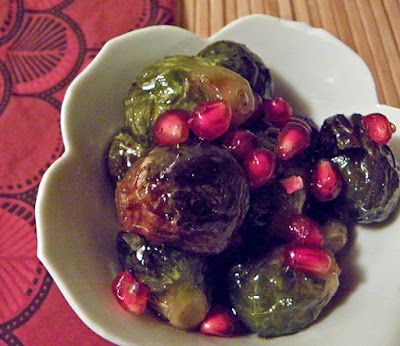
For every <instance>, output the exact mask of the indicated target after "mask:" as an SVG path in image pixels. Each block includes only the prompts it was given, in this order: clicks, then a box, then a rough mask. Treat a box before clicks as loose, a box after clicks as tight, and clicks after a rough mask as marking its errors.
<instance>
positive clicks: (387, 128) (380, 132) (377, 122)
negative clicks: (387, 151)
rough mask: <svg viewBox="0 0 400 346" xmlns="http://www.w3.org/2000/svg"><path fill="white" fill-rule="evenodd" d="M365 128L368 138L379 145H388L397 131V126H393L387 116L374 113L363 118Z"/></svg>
mask: <svg viewBox="0 0 400 346" xmlns="http://www.w3.org/2000/svg"><path fill="white" fill-rule="evenodd" d="M363 123H364V126H365V128H366V130H367V134H368V137H369V138H370V139H371V140H373V141H374V142H375V143H377V144H379V145H385V144H387V143H388V142H389V141H390V139H391V138H392V134H393V133H394V132H395V131H396V126H395V125H394V124H392V123H391V122H390V121H389V120H388V118H386V116H385V115H383V114H380V113H373V114H369V115H367V116H365V117H364V118H363Z"/></svg>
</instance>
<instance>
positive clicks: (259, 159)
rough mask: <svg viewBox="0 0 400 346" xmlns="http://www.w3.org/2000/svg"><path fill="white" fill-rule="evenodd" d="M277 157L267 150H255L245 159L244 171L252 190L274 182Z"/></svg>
mask: <svg viewBox="0 0 400 346" xmlns="http://www.w3.org/2000/svg"><path fill="white" fill-rule="evenodd" d="M275 167H276V157H275V154H274V153H273V152H272V151H270V150H268V149H265V148H255V149H253V150H251V151H250V152H249V153H248V154H247V155H246V156H245V158H244V161H243V169H244V171H245V173H246V176H247V178H248V180H249V183H250V188H251V189H257V188H259V187H260V186H262V185H264V184H266V183H268V182H269V181H271V180H272V178H273V177H274V173H275Z"/></svg>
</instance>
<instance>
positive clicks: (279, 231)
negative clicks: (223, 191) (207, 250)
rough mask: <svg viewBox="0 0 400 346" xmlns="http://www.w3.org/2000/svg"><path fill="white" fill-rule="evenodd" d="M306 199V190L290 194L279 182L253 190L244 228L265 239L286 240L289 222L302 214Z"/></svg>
mask: <svg viewBox="0 0 400 346" xmlns="http://www.w3.org/2000/svg"><path fill="white" fill-rule="evenodd" d="M306 197H307V194H306V191H305V189H300V190H297V191H295V192H293V193H291V194H288V193H287V192H286V190H285V188H284V187H283V186H282V185H281V184H280V183H279V181H275V182H273V183H271V184H267V185H264V186H262V187H261V188H259V189H256V190H253V191H251V194H250V207H249V211H248V213H247V215H246V219H245V221H244V223H243V228H244V229H246V228H247V229H249V231H251V232H254V233H255V234H258V235H259V236H261V238H264V239H268V238H270V237H271V236H272V237H277V238H281V239H285V238H286V236H287V234H286V233H287V222H288V220H289V219H290V217H291V216H293V215H295V214H301V213H302V211H303V207H304V204H305V202H306Z"/></svg>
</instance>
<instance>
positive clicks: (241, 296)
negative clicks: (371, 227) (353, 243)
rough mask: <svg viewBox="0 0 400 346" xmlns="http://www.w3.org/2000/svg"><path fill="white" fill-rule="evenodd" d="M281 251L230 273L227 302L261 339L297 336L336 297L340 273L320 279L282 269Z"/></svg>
mask: <svg viewBox="0 0 400 346" xmlns="http://www.w3.org/2000/svg"><path fill="white" fill-rule="evenodd" d="M283 250H284V247H282V246H281V247H278V248H276V249H275V250H273V251H272V252H271V253H269V254H267V255H265V256H263V257H261V258H260V259H257V260H253V261H249V262H247V263H243V264H238V265H236V266H234V267H233V268H232V269H231V271H230V273H229V290H230V298H231V301H232V304H233V307H234V309H235V311H236V312H237V315H238V317H239V319H240V320H241V321H242V322H243V323H244V324H245V325H246V326H247V327H248V328H249V329H250V330H251V331H253V332H255V333H257V334H258V335H260V336H264V337H272V336H281V335H286V334H292V333H295V332H298V331H300V330H302V329H304V328H305V327H307V326H308V325H309V324H310V323H312V322H313V321H315V320H316V318H317V317H318V315H319V314H320V312H321V311H322V309H323V308H324V307H325V306H326V305H327V304H328V302H329V301H330V299H331V298H332V296H333V295H334V294H335V292H336V290H337V288H338V285H339V280H338V276H339V274H340V269H339V268H338V266H337V264H336V262H335V260H334V258H333V256H332V262H333V265H332V267H331V269H330V270H329V272H328V273H327V274H325V275H322V276H317V275H312V274H306V273H304V272H300V271H297V270H290V269H288V268H287V267H285V266H283V265H282V263H283Z"/></svg>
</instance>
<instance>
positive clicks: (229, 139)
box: [222, 129, 257, 160]
mask: <svg viewBox="0 0 400 346" xmlns="http://www.w3.org/2000/svg"><path fill="white" fill-rule="evenodd" d="M222 144H223V145H224V146H225V147H226V148H227V149H228V150H229V151H230V153H231V154H232V155H233V156H234V157H235V158H236V159H237V160H243V159H244V158H245V156H246V155H247V153H249V152H250V151H251V150H252V149H254V148H255V147H256V145H257V138H256V136H255V134H254V133H253V132H251V131H249V130H245V129H236V130H232V131H229V132H227V133H226V134H225V135H224V136H223V138H222Z"/></svg>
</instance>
